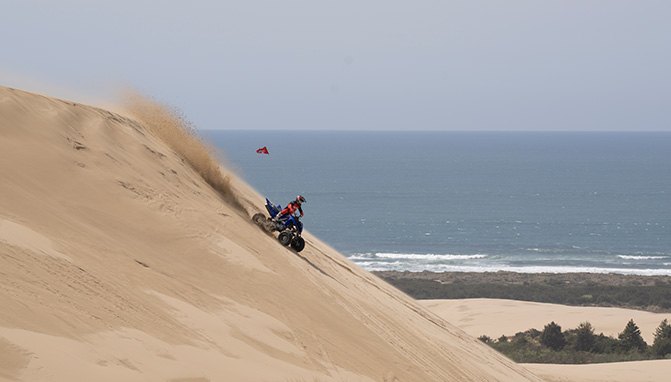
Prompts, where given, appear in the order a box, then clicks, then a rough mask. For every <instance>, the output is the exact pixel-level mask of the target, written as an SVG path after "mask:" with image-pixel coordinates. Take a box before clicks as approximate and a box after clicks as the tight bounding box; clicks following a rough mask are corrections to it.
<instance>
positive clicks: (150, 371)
mask: <svg viewBox="0 0 671 382" xmlns="http://www.w3.org/2000/svg"><path fill="white" fill-rule="evenodd" d="M0 152H1V153H2V154H1V155H2V156H1V158H2V159H1V162H0V180H1V183H0V306H1V307H2V309H0V380H1V381H72V380H95V381H121V380H123V381H303V380H305V381H527V380H528V381H537V380H540V379H538V378H537V377H535V376H534V375H533V374H532V373H530V372H529V371H527V370H526V369H525V368H523V367H521V366H519V365H515V364H514V363H512V362H510V361H509V360H507V359H506V358H504V357H502V356H500V355H498V354H497V353H496V352H494V351H493V350H491V349H489V348H488V347H487V346H485V345H483V344H481V343H480V342H479V341H477V340H476V339H474V338H473V337H471V336H469V335H467V334H466V333H464V332H463V331H461V330H460V329H457V328H456V327H454V326H452V325H450V324H448V323H447V322H446V321H445V320H443V319H441V318H439V317H438V316H436V315H434V314H433V313H430V312H429V311H428V310H426V309H425V308H423V307H421V306H420V305H419V304H417V303H416V302H415V301H414V300H412V299H410V298H409V297H407V296H406V295H404V294H402V293H400V292H399V291H397V290H395V289H394V288H392V287H390V286H389V285H387V284H385V283H384V282H382V281H381V280H379V279H378V278H376V277H374V276H373V275H371V274H369V273H367V272H365V271H363V270H361V269H359V268H357V267H356V266H354V265H353V264H352V263H350V262H349V261H347V260H346V259H345V258H344V257H342V256H341V255H339V254H338V253H337V252H336V251H334V250H333V249H331V248H329V247H328V246H327V245H325V244H324V243H322V242H320V241H319V240H318V239H317V238H315V237H313V236H311V235H310V234H309V233H308V234H306V239H307V242H308V245H307V247H306V249H305V250H304V251H303V252H301V254H300V255H298V254H295V253H292V252H290V251H288V250H286V249H284V248H282V247H280V246H279V245H278V243H277V241H276V240H275V238H274V237H271V236H268V235H266V234H263V233H261V232H260V231H259V230H258V228H257V227H255V226H253V225H252V224H251V223H250V222H249V218H248V216H249V215H250V214H251V213H252V212H254V211H255V209H257V208H258V206H261V202H262V198H261V197H260V196H259V195H258V194H256V193H255V192H254V190H252V189H250V188H249V187H248V186H247V185H246V184H245V183H244V182H242V181H241V180H240V179H237V178H235V176H234V175H232V174H227V175H229V176H231V178H230V179H231V180H232V187H233V190H234V193H235V195H236V197H237V200H238V201H239V202H240V203H241V205H242V208H243V209H244V210H246V212H247V214H241V213H240V209H237V208H234V207H232V206H231V205H230V204H229V203H227V202H225V201H224V199H222V195H221V193H218V192H215V191H214V190H213V189H212V187H211V186H210V185H209V184H208V183H206V182H205V181H204V180H203V178H202V177H201V175H200V174H198V173H197V172H196V171H194V169H193V168H192V167H191V166H190V165H189V163H188V162H187V161H185V160H184V159H183V158H182V157H181V156H180V155H178V154H177V153H176V152H175V150H174V148H171V147H169V146H167V145H166V144H165V143H164V142H163V141H161V140H160V139H158V138H157V137H156V136H155V135H154V133H152V132H150V131H149V130H148V129H147V128H146V126H144V125H142V124H140V123H139V122H137V121H135V120H134V119H130V118H127V117H124V116H121V115H119V114H114V113H110V112H107V111H105V110H101V109H97V108H93V107H88V106H84V105H80V104H75V103H71V102H66V101H61V100H57V99H52V98H48V97H44V96H40V95H34V94H29V93H25V92H21V91H18V90H13V89H7V88H0ZM292 192H294V191H292V190H287V194H290V193H292Z"/></svg>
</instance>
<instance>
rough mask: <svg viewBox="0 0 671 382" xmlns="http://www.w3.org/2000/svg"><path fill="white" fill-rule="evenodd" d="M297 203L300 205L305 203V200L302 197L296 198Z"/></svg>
mask: <svg viewBox="0 0 671 382" xmlns="http://www.w3.org/2000/svg"><path fill="white" fill-rule="evenodd" d="M296 203H298V204H302V203H305V198H304V197H303V196H302V195H298V196H296Z"/></svg>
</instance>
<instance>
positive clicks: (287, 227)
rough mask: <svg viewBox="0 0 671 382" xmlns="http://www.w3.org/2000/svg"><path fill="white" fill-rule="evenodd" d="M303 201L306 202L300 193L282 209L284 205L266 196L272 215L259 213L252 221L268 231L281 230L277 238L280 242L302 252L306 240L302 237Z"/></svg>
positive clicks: (268, 209)
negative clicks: (275, 202)
mask: <svg viewBox="0 0 671 382" xmlns="http://www.w3.org/2000/svg"><path fill="white" fill-rule="evenodd" d="M303 203H305V198H304V197H303V196H301V195H298V196H297V197H296V199H295V200H293V201H291V202H289V204H288V205H287V207H286V208H284V209H282V206H280V205H274V204H273V203H272V202H271V201H270V200H268V198H266V210H267V211H268V214H269V215H270V217H266V215H265V214H263V213H257V214H255V215H254V216H253V217H252V221H254V223H256V224H257V225H258V226H260V227H261V228H263V229H264V230H265V231H267V232H273V231H279V232H280V234H279V236H278V237H277V239H278V240H279V242H280V244H282V245H283V246H289V245H291V248H293V249H294V250H295V251H296V252H300V251H302V250H303V248H305V240H304V239H303V238H302V237H301V233H302V232H303V223H302V222H301V221H300V218H301V217H302V216H303V209H302V208H301V205H302V204H303ZM297 212H298V213H297ZM299 213H300V215H299Z"/></svg>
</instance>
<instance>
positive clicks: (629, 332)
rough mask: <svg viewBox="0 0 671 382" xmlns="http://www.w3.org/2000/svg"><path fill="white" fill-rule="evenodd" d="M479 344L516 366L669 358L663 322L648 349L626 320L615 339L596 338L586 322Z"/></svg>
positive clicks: (670, 329) (670, 335) (670, 339)
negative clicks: (498, 353) (485, 345)
mask: <svg viewBox="0 0 671 382" xmlns="http://www.w3.org/2000/svg"><path fill="white" fill-rule="evenodd" d="M479 340H480V341H482V342H484V343H486V344H488V345H489V346H491V347H492V348H494V349H496V350H497V351H499V352H500V353H503V354H504V355H506V356H507V357H509V358H510V359H512V360H513V361H515V362H520V363H560V364H562V363H563V364H569V363H571V364H582V363H601V362H621V361H638V360H648V359H663V358H671V325H669V322H668V320H666V319H664V320H663V321H662V322H661V323H660V324H659V326H658V327H657V329H655V333H654V340H653V343H652V345H648V344H647V343H646V342H645V340H644V339H643V337H642V336H641V330H640V329H639V327H638V325H636V323H635V322H634V320H629V322H628V323H627V325H626V326H625V327H624V329H623V330H622V332H620V333H619V334H618V336H617V338H614V337H610V336H605V335H604V334H603V333H600V334H596V333H595V332H594V328H593V327H592V325H591V324H590V323H589V322H583V323H581V324H580V325H579V326H578V327H577V328H575V329H569V330H564V331H562V328H561V326H559V325H558V324H557V323H555V322H554V321H552V322H550V323H549V324H547V325H545V327H544V328H543V330H542V331H539V330H537V329H529V330H527V331H525V332H518V333H517V334H515V335H514V336H505V335H503V336H501V337H499V338H498V339H492V338H490V337H488V336H480V337H479Z"/></svg>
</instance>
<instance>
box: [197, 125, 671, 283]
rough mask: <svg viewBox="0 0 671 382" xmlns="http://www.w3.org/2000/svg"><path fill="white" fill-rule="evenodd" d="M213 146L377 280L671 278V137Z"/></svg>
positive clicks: (448, 135)
mask: <svg viewBox="0 0 671 382" xmlns="http://www.w3.org/2000/svg"><path fill="white" fill-rule="evenodd" d="M200 134H201V136H202V137H203V138H204V139H205V140H207V141H209V142H210V143H211V144H212V145H214V146H215V147H217V148H218V149H220V150H221V151H222V153H223V154H222V155H223V161H224V162H225V163H227V164H228V166H229V167H232V168H233V169H235V170H236V171H237V172H238V174H240V175H241V176H242V177H243V178H244V179H246V180H247V181H248V182H249V183H250V184H251V185H252V186H254V187H255V188H256V189H257V190H258V191H259V192H261V193H263V194H265V195H266V196H268V197H269V198H270V199H271V200H272V201H274V202H275V203H281V204H283V205H284V204H286V202H287V201H289V200H290V199H292V198H294V197H295V195H296V194H299V193H300V194H302V195H304V196H305V197H306V198H307V200H308V202H307V203H306V204H305V206H304V210H305V213H306V215H305V218H304V219H303V222H304V223H305V227H306V229H308V230H309V231H310V232H312V233H314V234H315V235H317V236H318V237H320V238H321V239H322V240H324V241H326V242H327V243H329V244H330V245H331V246H333V247H334V248H336V249H338V250H339V251H341V252H342V253H343V254H345V255H346V256H348V257H349V258H350V259H351V260H353V261H355V262H356V263H358V264H359V265H361V266H362V267H364V268H366V269H369V270H409V271H423V270H429V271H436V272H440V271H497V270H508V271H515V272H600V273H624V274H641V275H671V133H633V132H629V133H610V132H609V133H587V132H580V133H578V132H542V133H539V132H536V133H532V132H317V131H312V132H301V131H226V130H223V131H201V132H200ZM262 146H267V147H268V150H269V151H270V155H260V154H257V153H256V149H257V148H259V147H262Z"/></svg>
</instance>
